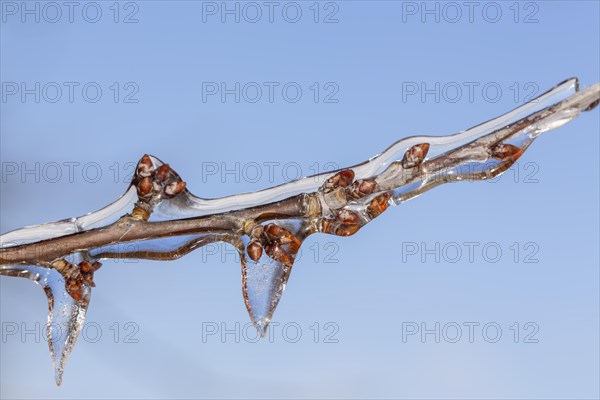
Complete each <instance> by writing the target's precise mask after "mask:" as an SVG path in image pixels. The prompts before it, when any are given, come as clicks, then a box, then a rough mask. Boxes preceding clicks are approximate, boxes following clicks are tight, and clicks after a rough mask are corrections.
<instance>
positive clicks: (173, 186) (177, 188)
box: [165, 181, 186, 198]
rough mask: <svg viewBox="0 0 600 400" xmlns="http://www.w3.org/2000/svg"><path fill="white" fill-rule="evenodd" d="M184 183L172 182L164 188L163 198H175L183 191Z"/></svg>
mask: <svg viewBox="0 0 600 400" xmlns="http://www.w3.org/2000/svg"><path fill="white" fill-rule="evenodd" d="M185 186H186V183H185V182H183V181H179V182H172V183H169V184H168V185H167V186H165V196H167V197H169V198H171V197H175V196H177V195H178V194H179V193H181V192H183V190H184V189H185Z"/></svg>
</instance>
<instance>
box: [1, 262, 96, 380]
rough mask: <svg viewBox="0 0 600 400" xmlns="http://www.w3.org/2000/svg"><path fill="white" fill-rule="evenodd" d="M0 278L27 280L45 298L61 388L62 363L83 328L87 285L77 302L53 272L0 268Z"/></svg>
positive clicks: (51, 349) (34, 268)
mask: <svg viewBox="0 0 600 400" xmlns="http://www.w3.org/2000/svg"><path fill="white" fill-rule="evenodd" d="M0 275H7V276H18V277H22V278H28V279H31V280H33V281H35V282H36V283H38V284H39V285H41V286H42V288H43V289H44V292H45V293H46V296H47V297H48V324H47V326H46V335H47V339H48V346H49V348H50V355H51V357H52V363H53V365H54V378H55V380H56V384H57V385H60V384H61V383H62V375H63V371H64V368H65V363H66V361H67V358H68V357H69V355H70V354H71V350H72V349H73V346H74V345H75V342H76V341H77V338H78V337H79V333H80V332H81V328H82V327H83V322H84V320H85V314H86V312H87V307H88V303H89V299H90V293H91V288H90V286H89V285H87V284H85V285H83V288H82V297H81V300H79V301H77V300H75V299H73V297H71V295H70V294H69V293H68V292H67V291H66V288H65V280H64V278H63V276H62V275H61V274H60V273H59V272H58V271H56V270H55V269H51V268H44V267H36V266H18V267H17V266H9V267H2V268H0Z"/></svg>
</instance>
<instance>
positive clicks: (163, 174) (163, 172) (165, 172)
mask: <svg viewBox="0 0 600 400" xmlns="http://www.w3.org/2000/svg"><path fill="white" fill-rule="evenodd" d="M170 173H171V167H169V164H163V165H161V166H160V167H158V169H157V170H156V172H155V173H154V179H155V180H157V181H158V182H164V181H166V180H167V178H168V177H169V174H170Z"/></svg>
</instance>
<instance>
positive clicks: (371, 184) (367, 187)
mask: <svg viewBox="0 0 600 400" xmlns="http://www.w3.org/2000/svg"><path fill="white" fill-rule="evenodd" d="M376 187H377V182H375V180H374V179H362V180H360V181H356V182H354V183H353V184H352V186H351V187H350V188H349V189H348V191H347V193H348V196H350V197H351V198H353V199H360V198H361V197H365V196H368V195H370V194H371V193H373V191H374V190H375V188H376Z"/></svg>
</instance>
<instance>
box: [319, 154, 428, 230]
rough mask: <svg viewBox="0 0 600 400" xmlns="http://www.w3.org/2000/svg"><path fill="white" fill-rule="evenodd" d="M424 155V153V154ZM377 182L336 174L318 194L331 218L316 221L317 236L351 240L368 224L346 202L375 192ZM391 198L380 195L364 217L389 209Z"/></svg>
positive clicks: (369, 206) (348, 174) (347, 174)
mask: <svg viewBox="0 0 600 400" xmlns="http://www.w3.org/2000/svg"><path fill="white" fill-rule="evenodd" d="M425 153H426V152H425ZM376 190H377V182H376V181H375V180H374V179H360V180H356V181H355V180H354V171H353V170H351V169H346V170H343V171H340V172H338V173H337V174H335V175H333V176H332V177H330V178H329V179H327V180H326V181H325V183H323V186H322V187H321V190H320V193H321V195H322V199H323V202H324V203H325V204H326V205H327V207H328V208H329V212H330V214H331V217H322V218H320V219H319V221H318V229H319V231H320V232H324V233H329V234H332V235H337V236H351V235H354V234H355V233H356V232H358V230H359V229H360V228H361V227H362V226H363V225H364V224H365V223H366V222H367V221H362V220H361V218H360V217H359V215H358V214H357V213H356V212H354V211H352V210H349V209H347V208H344V207H346V205H347V204H348V202H350V201H356V200H359V199H361V198H363V197H366V196H369V195H371V194H373V193H374V192H376ZM390 197H391V195H390V194H389V193H387V192H385V193H382V194H380V195H378V196H376V197H374V198H373V199H371V201H370V202H369V204H368V205H367V208H366V214H367V216H368V217H369V220H370V219H373V218H375V217H377V216H379V215H380V214H381V213H383V212H384V211H385V210H386V209H387V206H388V201H389V199H390Z"/></svg>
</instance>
